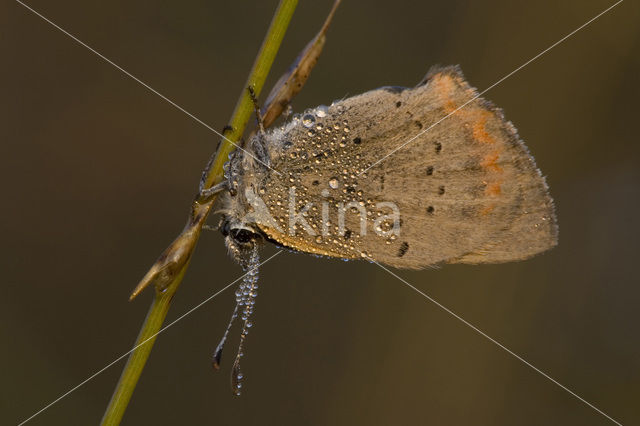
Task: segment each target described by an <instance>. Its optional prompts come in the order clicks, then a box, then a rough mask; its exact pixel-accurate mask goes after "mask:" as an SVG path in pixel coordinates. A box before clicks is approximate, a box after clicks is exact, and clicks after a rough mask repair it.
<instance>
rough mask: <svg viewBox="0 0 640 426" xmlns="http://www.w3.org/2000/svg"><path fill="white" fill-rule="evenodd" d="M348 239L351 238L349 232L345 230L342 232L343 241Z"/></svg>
mask: <svg viewBox="0 0 640 426" xmlns="http://www.w3.org/2000/svg"><path fill="white" fill-rule="evenodd" d="M349 238H351V230H350V229H347V230H346V231H344V239H345V240H348V239H349Z"/></svg>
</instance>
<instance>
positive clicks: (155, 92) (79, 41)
mask: <svg viewBox="0 0 640 426" xmlns="http://www.w3.org/2000/svg"><path fill="white" fill-rule="evenodd" d="M16 2H17V3H19V4H21V5H22V6H24V7H25V8H26V9H28V10H29V11H31V12H33V13H34V14H35V15H37V16H39V17H40V18H42V19H43V20H44V21H46V22H48V23H49V24H51V25H52V26H53V27H55V28H56V29H58V30H59V31H60V32H62V33H64V34H65V35H67V36H69V37H70V38H72V39H73V40H74V41H76V42H77V43H79V44H80V45H82V46H84V47H86V48H87V49H89V50H90V51H91V52H93V53H94V54H96V55H97V56H99V57H100V58H102V59H103V60H104V61H106V62H107V63H109V64H110V65H113V66H114V67H115V68H117V69H118V70H120V71H122V72H123V73H124V74H125V75H127V76H128V77H130V78H131V79H133V80H134V81H136V82H137V83H139V84H141V85H142V86H144V87H145V88H146V89H147V90H149V91H151V92H152V93H154V94H156V95H158V96H160V97H161V98H162V99H164V100H165V101H167V102H169V103H170V104H171V105H172V106H174V107H175V108H176V109H178V110H179V111H182V112H183V113H185V114H186V115H188V116H189V117H191V118H193V119H194V120H195V121H197V122H198V123H200V124H202V125H203V126H204V127H206V128H207V129H209V130H211V131H212V132H213V133H215V134H216V135H218V136H220V137H221V138H223V139H224V140H226V141H227V142H229V143H230V144H232V145H233V146H235V147H236V148H237V149H239V150H241V151H243V152H244V153H246V154H247V155H248V156H250V157H252V158H253V159H254V160H256V161H257V162H259V163H260V164H262V165H264V166H266V167H268V168H269V169H271V170H273V171H274V172H275V173H277V174H279V175H280V174H281V173H280V172H279V171H277V170H275V169H273V168H272V167H271V166H269V165H268V164H266V163H264V162H263V161H261V160H260V159H259V158H256V157H255V156H254V155H253V154H251V153H250V152H249V151H247V150H246V149H244V148H242V147H241V146H239V145H237V144H236V143H235V142H233V141H232V140H230V139H229V138H227V137H226V136H225V135H223V134H222V133H220V132H218V131H217V130H216V129H214V128H213V127H211V126H210V125H208V124H207V123H205V122H204V121H202V120H200V119H199V118H198V117H196V116H195V115H193V114H191V113H190V112H189V111H187V110H186V109H184V108H183V107H181V106H180V105H178V104H177V103H175V102H174V101H172V100H171V99H169V98H167V97H166V96H165V95H163V94H162V93H160V92H158V91H157V90H156V89H154V88H153V87H151V86H149V85H148V84H147V83H145V82H144V81H142V80H140V79H139V78H138V77H136V76H135V75H133V74H131V73H130V72H129V71H127V70H125V69H124V68H122V67H121V66H120V65H118V64H116V63H115V62H113V61H112V60H111V59H109V58H107V57H106V56H104V55H103V54H102V53H100V52H98V51H97V50H95V49H94V48H93V47H91V46H89V45H88V44H87V43H85V42H83V41H82V40H80V39H79V38H77V37H76V36H74V35H73V34H71V33H70V32H68V31H67V30H65V29H64V28H62V27H60V26H59V25H57V24H56V23H54V22H53V21H51V20H50V19H48V18H47V17H46V16H44V15H42V14H41V13H40V12H38V11H36V10H35V9H33V8H32V7H31V6H28V5H26V4H24V3H23V2H22V1H20V0H16Z"/></svg>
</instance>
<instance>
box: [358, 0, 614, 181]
mask: <svg viewBox="0 0 640 426" xmlns="http://www.w3.org/2000/svg"><path fill="white" fill-rule="evenodd" d="M623 1H624V0H618V1H617V2H616V3H614V4H613V5H611V6H609V7H608V8H606V9H605V10H603V11H602V12H600V13H599V14H597V15H596V16H594V17H593V18H591V19H589V20H588V21H587V22H585V23H584V24H582V25H580V26H579V27H578V28H576V29H575V30H573V31H571V32H570V33H569V34H567V35H566V36H564V37H562V38H561V39H560V40H558V41H556V42H555V43H553V44H552V45H551V46H549V47H547V48H546V49H544V50H543V51H542V52H540V53H538V54H537V55H536V56H534V57H533V58H531V59H529V60H528V61H527V62H525V63H524V64H522V65H520V66H519V67H518V68H516V69H515V70H513V71H511V72H510V73H509V74H507V75H505V76H504V77H502V78H501V79H500V80H498V81H496V82H495V83H493V84H492V85H491V86H489V87H487V88H486V89H484V90H483V91H482V92H480V93H478V94H477V95H476V96H474V97H473V98H471V99H469V100H468V101H467V102H465V103H464V104H462V105H461V106H459V107H458V108H456V109H455V110H454V111H452V112H450V113H449V114H447V115H445V116H444V117H442V118H441V119H440V120H438V121H436V122H435V123H433V124H432V125H430V126H429V127H427V128H426V129H424V130H423V131H421V132H420V133H418V134H417V135H415V136H413V137H412V138H411V139H409V140H408V141H406V142H405V143H403V144H402V145H400V146H398V147H396V148H394V149H393V150H391V152H389V153H387V154H386V155H385V156H384V157H382V158H381V159H379V160H378V161H376V162H375V163H373V164H372V165H370V166H369V167H367V168H366V169H364V170H363V171H362V172H360V173H359V175H361V174H362V173H365V172H366V171H367V170H369V169H370V168H372V167H373V166H375V165H377V164H380V163H381V162H383V161H384V160H386V159H387V158H389V157H390V156H392V155H393V154H395V153H396V152H397V151H399V150H400V149H402V148H404V147H405V146H407V145H408V144H410V143H411V142H413V141H414V140H416V139H417V138H419V137H420V136H422V135H423V134H425V133H426V132H428V131H429V130H431V129H432V128H434V127H435V126H437V125H438V124H440V123H441V122H442V121H444V120H446V119H447V118H449V117H451V116H452V115H453V114H455V113H456V112H458V111H460V110H461V109H462V108H464V107H465V106H467V105H468V104H470V103H471V102H473V101H475V100H476V99H478V98H479V97H480V96H482V95H484V94H485V93H487V92H488V91H489V90H491V89H493V88H494V87H496V86H497V85H498V84H500V83H502V82H503V81H505V80H506V79H508V78H509V77H511V76H512V75H514V74H515V73H517V72H518V71H520V70H521V69H523V68H524V67H526V66H527V65H529V64H530V63H531V62H533V61H535V60H536V59H538V58H540V57H541V56H542V55H544V54H545V53H547V52H549V51H550V50H551V49H553V48H554V47H556V46H557V45H559V44H560V43H562V42H563V41H565V40H567V39H568V38H569V37H571V36H573V35H574V34H575V33H577V32H578V31H580V30H581V29H583V28H584V27H586V26H587V25H589V24H591V23H592V22H593V21H595V20H596V19H598V18H600V17H601V16H602V15H604V14H605V13H607V12H609V11H610V10H611V9H613V8H614V7H616V6H617V5H619V4H620V3H622V2H623Z"/></svg>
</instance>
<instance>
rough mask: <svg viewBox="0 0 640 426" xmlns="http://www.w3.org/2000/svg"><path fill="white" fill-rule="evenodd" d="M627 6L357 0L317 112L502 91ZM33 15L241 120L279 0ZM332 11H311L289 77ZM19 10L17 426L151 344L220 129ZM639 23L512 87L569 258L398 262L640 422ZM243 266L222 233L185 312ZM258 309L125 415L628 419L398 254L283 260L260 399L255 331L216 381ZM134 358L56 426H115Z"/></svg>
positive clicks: (6, 152) (200, 256) (49, 420)
mask: <svg viewBox="0 0 640 426" xmlns="http://www.w3.org/2000/svg"><path fill="white" fill-rule="evenodd" d="M612 3H613V2H612V1H605V0H588V1H584V0H583V1H576V0H573V1H563V2H556V1H551V0H542V1H538V2H523V1H518V2H513V1H508V0H487V1H482V2H478V1H475V2H472V1H465V0H457V1H440V2H434V1H429V2H420V3H418V2H411V1H404V0H395V1H393V2H388V1H367V2H364V1H359V2H357V1H350V0H346V1H345V2H344V4H343V5H342V7H341V8H340V10H339V11H338V14H337V16H336V19H335V22H334V25H333V27H332V28H331V30H330V33H329V40H328V43H327V46H326V49H325V52H324V54H323V56H322V58H321V61H320V63H319V65H318V66H317V68H316V69H315V71H314V72H313V75H312V77H311V79H310V81H309V82H308V85H307V87H306V88H305V90H304V91H303V93H302V94H301V95H300V96H299V97H298V98H297V99H296V101H295V103H294V110H296V111H301V110H303V109H304V108H306V107H311V106H315V105H318V104H323V103H324V104H327V103H330V102H331V101H332V100H334V99H338V98H342V97H343V96H345V95H354V94H358V93H361V92H363V91H366V90H368V89H372V88H375V87H378V86H382V85H405V86H410V85H413V84H415V83H417V82H418V81H419V80H420V79H421V78H422V76H423V75H424V74H425V73H426V71H427V70H428V68H429V67H430V66H431V65H432V64H438V63H439V64H456V63H458V64H460V65H461V66H462V68H463V70H464V72H465V74H466V76H467V78H468V80H469V81H470V82H471V84H473V85H474V86H476V87H478V88H479V89H480V90H482V89H484V88H486V87H488V86H490V85H491V84H493V83H494V82H495V81H497V80H498V79H499V78H501V77H502V76H504V75H505V74H507V73H509V72H511V71H512V70H513V69H515V68H516V67H518V66H519V65H521V64H522V63H524V62H525V61H527V60H528V59H530V58H531V57H533V56H534V55H536V54H538V53H539V52H541V51H542V50H543V49H545V48H546V47H548V46H549V45H551V44H552V43H554V42H556V41H557V40H559V39H560V38H561V37H563V36H564V35H566V34H568V33H569V32H570V31H572V30H574V29H575V28H577V27H578V26H580V25H582V24H583V23H584V22H586V21H587V20H589V19H591V18H592V17H593V16H595V15H596V14H598V13H599V12H601V11H602V10H604V9H605V8H606V7H608V6H609V5H611V4H612ZM28 4H29V5H31V6H32V7H34V8H35V9H36V10H38V11H40V12H41V13H42V14H44V15H45V16H47V17H48V18H50V19H51V20H53V21H54V22H56V23H57V24H58V25H60V26H61V27H63V28H65V29H66V30H68V31H69V32H71V33H72V34H74V35H76V36H77V37H78V38H80V39H81V40H83V41H84V42H86V43H88V44H89V45H90V46H92V47H93V48H95V49H96V50H97V51H99V52H100V53H102V54H104V55H105V56H107V57H108V58H110V59H112V60H113V61H114V62H116V63H117V64H119V65H120V66H122V67H123V68H125V69H126V70H128V71H129V72H131V73H133V74H134V75H136V76H137V77H139V78H140V79H142V80H143V81H145V82H146V83H148V84H149V85H150V86H152V87H154V88H155V89H157V90H158V91H159V92H161V93H163V94H164V95H166V96H167V97H169V98H171V99H172V100H174V101H175V102H177V103H178V104H180V105H181V106H183V107H184V108H186V109H187V110H188V111H190V112H192V113H193V114H195V115H196V116H198V117H199V118H201V119H202V120H204V121H206V122H207V123H209V124H210V125H212V126H213V127H214V128H217V129H221V128H222V127H223V126H224V125H225V124H226V122H227V120H228V118H229V117H230V114H231V112H232V110H233V107H234V105H235V101H236V98H237V96H238V94H239V93H240V90H242V86H243V84H244V82H245V79H246V76H247V73H248V70H249V68H250V66H251V64H252V62H253V59H254V57H255V54H256V52H257V49H258V47H259V45H260V43H261V41H262V37H263V35H264V33H265V31H266V28H267V26H268V24H269V21H270V19H271V16H272V13H273V11H274V9H275V7H276V4H277V1H275V0H270V1H252V2H238V1H236V2H234V1H226V2H216V1H204V0H199V1H187V2H164V1H161V2H158V1H136V2H124V1H111V2H81V1H59V2H46V1H43V0H31V1H29V2H28ZM329 7H330V2H329V1H314V2H309V1H302V2H301V4H300V5H299V7H298V10H297V11H296V14H295V15H294V19H293V22H292V24H291V28H290V30H289V32H288V34H287V36H286V38H285V41H284V45H283V48H282V50H281V53H280V55H279V57H278V59H277V62H276V64H275V66H274V70H273V72H272V75H271V77H270V80H269V82H270V83H268V86H270V85H271V84H272V83H273V82H274V81H275V79H276V78H277V77H279V75H280V74H281V73H282V72H283V71H284V70H285V69H286V67H287V66H288V65H289V64H290V62H291V61H292V59H293V58H294V57H295V55H297V53H298V52H299V50H300V49H301V48H302V47H303V46H304V45H305V44H306V42H307V41H308V40H309V39H310V38H311V37H312V36H313V34H314V33H315V31H316V30H317V29H318V28H319V26H320V25H321V23H322V21H323V19H324V17H325V14H326V13H327V11H328V9H329ZM0 8H1V10H0V32H1V33H2V37H1V38H0V45H1V46H2V53H3V54H2V57H3V66H2V68H1V69H0V73H1V75H2V77H1V79H0V82H1V83H0V84H2V89H1V93H2V108H3V109H2V115H1V116H0V129H1V130H0V131H1V132H2V135H1V136H0V137H1V140H2V143H1V145H0V146H1V150H2V151H1V158H2V168H1V172H0V173H1V174H2V175H1V182H2V187H3V196H2V200H3V203H2V210H1V213H0V214H1V217H0V227H1V228H0V235H2V246H1V247H2V249H1V250H2V252H1V256H0V257H1V259H2V260H1V263H0V270H1V271H2V297H0V338H1V339H2V340H1V342H2V350H0V365H1V367H0V368H1V371H2V382H3V383H4V387H2V388H1V389H0V423H2V424H17V423H18V422H20V421H22V420H24V419H25V418H27V417H28V416H30V415H31V414H33V413H34V412H35V411H37V410H39V409H40V408H42V407H43V406H44V405H45V404H47V403H49V402H51V401H52V400H53V399H55V398H57V397H58V396H59V395H61V394H62V393H64V392H66V391H67V390H69V389H70V388H72V387H73V386H75V385H76V384H78V383H79V382H81V381H82V380H84V379H86V378H87V377H88V376H90V375H91V374H93V373H94V372H96V371H97V370H99V369H100V368H102V367H103V366H105V365H106V364H108V363H109V362H111V361H113V360H114V359H115V358H116V357H118V356H120V355H121V354H123V353H124V352H125V351H127V350H129V349H130V347H131V345H132V343H133V342H134V339H135V337H136V335H137V333H138V330H139V327H140V324H141V323H142V320H143V318H144V316H145V314H146V312H147V308H148V306H149V303H150V300H151V293H145V294H144V295H142V297H140V298H139V300H136V301H135V302H133V303H129V302H128V301H127V298H128V295H129V292H130V291H131V289H132V288H133V286H134V285H135V284H136V283H137V281H138V280H139V279H140V278H141V277H142V275H143V274H144V273H145V272H146V269H147V268H148V267H149V266H150V265H151V263H152V262H153V261H154V259H155V258H156V256H157V255H158V254H160V252H161V251H162V250H163V249H164V248H165V246H166V245H167V244H168V243H169V242H170V241H171V240H172V239H173V237H174V236H175V235H176V234H177V233H178V232H179V230H180V229H181V228H182V226H183V223H184V221H185V219H186V215H187V212H188V206H189V204H190V202H191V199H192V196H193V194H194V191H195V188H196V184H197V181H198V179H199V177H200V172H201V169H202V167H203V166H204V165H205V163H206V161H207V159H208V157H209V155H210V154H211V153H212V152H213V150H214V148H215V146H216V144H217V142H218V138H217V137H216V136H215V135H214V134H212V133H211V132H210V131H209V130H207V129H206V128H205V127H203V126H201V125H200V124H198V123H197V122H195V121H194V120H192V119H191V118H189V117H188V116H186V115H185V114H183V113H181V112H179V111H178V110H176V109H175V108H173V107H172V106H171V105H169V104H168V103H167V102H165V101H164V100H162V99H160V98H159V97H158V96H156V95H154V94H152V93H151V92H149V91H148V90H147V89H145V88H143V87H142V86H140V85H139V84H138V83H136V82H134V81H133V80H131V79H130V78H128V77H126V76H125V75H124V74H122V73H121V72H120V71H118V70H117V69H115V68H114V67H113V66H111V65H109V64H107V63H106V62H104V61H103V60H102V59H100V58H99V57H97V56H96V55H95V54H93V53H91V52H90V51H89V50H87V49H86V48H84V47H82V46H80V45H79V44H77V43H76V42H75V41H73V40H71V39H70V38H69V37H67V36H65V35H64V34H62V33H61V32H60V31H58V30H56V29H54V28H53V27H52V26H51V25H49V24H48V23H46V22H44V21H43V20H42V19H41V18H39V17H37V16H36V15H34V14H32V13H31V12H29V11H28V10H27V9H25V8H24V7H22V6H20V5H19V4H18V3H16V2H12V1H7V2H3V4H2V6H0ZM639 22H640V7H639V6H638V4H637V2H633V1H625V2H624V3H622V4H621V5H619V6H618V7H617V8H615V9H614V10H612V11H611V12H610V13H608V14H606V15H605V16H603V17H602V18H600V19H598V20H597V21H596V22H594V23H593V24H591V25H590V26H588V27H587V28H585V29H584V30H582V31H580V32H579V33H578V34H576V35H575V36H574V37H572V38H570V39H569V40H567V41H566V42H564V43H562V44H561V45H559V46H558V47H556V48H555V49H553V50H552V51H550V52H549V53H547V54H546V55H544V56H542V57H541V58H540V59H538V60H537V61H535V62H533V63H532V64H530V65H529V66H527V67H526V68H524V69H523V70H522V71H520V72H518V73H517V74H516V75H514V76H513V77H511V78H510V79H508V80H506V81H505V82H503V83H502V84H500V85H499V86H497V87H496V88H494V89H493V90H491V91H490V92H489V93H487V95H486V97H487V98H489V99H491V100H493V101H494V102H495V103H497V104H498V105H499V106H501V107H503V108H504V109H505V111H506V115H507V117H508V118H509V119H510V120H512V121H513V122H514V123H515V124H516V126H517V127H518V129H519V131H520V135H521V136H522V137H523V139H524V140H525V141H526V143H527V145H528V146H529V148H530V149H531V151H532V153H533V154H534V155H535V158H536V160H537V163H538V165H539V166H540V168H541V169H542V170H543V173H545V174H546V176H547V179H548V183H549V185H550V187H551V191H552V195H553V196H554V198H555V200H556V205H557V213H558V218H559V223H560V245H559V246H558V247H557V248H556V249H554V250H552V251H550V252H548V253H546V254H544V255H541V256H538V257H536V258H534V259H531V260H528V261H525V262H520V263H512V264H504V265H491V266H444V267H442V268H441V269H435V270H425V271H420V272H407V271H396V272H397V273H398V274H399V275H401V276H402V277H404V278H405V279H406V280H408V281H409V282H410V283H412V284H413V285H415V286H417V287H418V288H420V289H421V290H423V291H424V292H426V293H427V294H429V295H431V296H432V297H434V298H435V299H437V300H438V301H439V302H441V303H442V304H444V305H445V306H447V307H449V308H450V309H452V310H453V311H455V312H456V313H458V314H459V315H461V316H462V317H463V318H465V319H466V320H468V321H469V322H471V323H472V324H474V325H475V326H477V327H479V328H480V329H481V330H483V331H484V332H486V333H487V334H488V335H490V336H492V337H493V338H495V339H496V340H498V341H499V342H501V343H502V344H504V345H505V346H506V347H508V348H510V349H511V350H513V351H514V352H516V353H518V354H519V355H521V356H522V357H524V358H525V359H526V360H527V361H529V362H531V363H532V364H533V365H535V366H536V367H538V368H540V369H541V370H543V371H545V372H546V373H548V374H549V375H550V376H552V377H553V378H555V379H556V380H558V381H559V382H560V383H562V384H564V385H566V386H567V387H568V388H570V389H572V390H573V391H575V392H576V393H577V394H579V395H581V396H582V397H584V398H585V399H586V400H588V401H590V402H591V403H593V404H594V405H596V406H597V407H599V408H600V409H602V410H604V411H605V412H606V413H608V414H609V415H611V416H612V417H614V418H615V419H617V420H618V421H619V422H621V423H622V424H625V425H631V424H639V423H640V405H639V404H638V400H639V397H640V335H639V333H638V326H637V324H640V313H639V310H638V306H639V305H640V287H639V286H638V281H639V280H638V278H637V259H636V257H637V254H638V252H639V249H640V243H639V239H640V223H639V222H640V221H639V220H638V210H639V207H640V190H639V189H640V170H639V167H638V166H639V165H640V161H639V158H638V154H639V153H640V148H639V146H640V144H639V141H638V138H637V136H636V135H637V129H636V125H637V123H638V117H639V114H640V108H639V107H638V102H639V101H638V99H639V97H640V89H639V76H640V59H639V58H640V55H639V54H640V49H639V47H640V45H639V42H640V25H638V23H639ZM273 252H274V249H273V248H269V249H268V250H265V257H266V255H268V254H269V253H273ZM240 274H241V271H240V268H239V267H237V266H236V265H235V264H233V263H232V261H231V260H230V259H229V258H228V256H227V255H226V253H225V249H224V247H223V243H222V239H221V237H220V235H219V234H218V233H206V234H205V235H204V237H203V238H202V239H201V241H200V243H199V246H198V249H197V252H196V254H195V258H194V260H193V262H192V265H191V269H190V271H189V273H188V274H187V277H186V279H185V282H184V283H183V285H182V288H181V289H180V291H179V293H178V295H177V297H176V298H175V301H174V305H173V307H172V309H171V312H170V314H169V318H168V320H171V319H174V318H176V317H178V316H179V315H181V314H182V313H184V312H185V311H187V310H188V309H190V308H191V307H193V306H194V305H196V304H197V303H199V302H201V301H202V300H203V299H205V298H206V297H208V296H210V295H211V294H213V293H215V292H216V291H218V290H219V289H220V288H222V287H224V286H225V285H227V284H228V283H229V282H231V281H232V280H234V279H235V278H236V277H238V276H239V275H240ZM232 308H233V293H232V291H227V292H225V293H223V294H222V295H220V296H219V297H217V298H215V299H213V300H212V301H211V302H209V303H208V304H206V305H204V306H203V307H202V308H200V309H199V310H197V311H196V312H194V313H193V314H192V315H190V316H188V317H187V318H185V319H184V320H182V321H181V322H179V323H178V324H176V325H175V326H174V327H172V328H170V329H169V330H168V331H166V332H165V333H163V334H162V335H161V336H160V337H159V339H158V341H157V342H156V346H155V348H154V350H153V352H152V354H151V358H150V360H149V363H148V364H147V368H146V370H145V371H144V373H143V375H142V378H141V380H140V383H139V386H138V388H137V389H136V392H135V394H134V396H133V399H132V401H131V405H130V406H129V409H128V411H127V413H126V415H125V418H124V421H123V424H125V425H143V424H155V425H176V424H185V425H186V424H188V425H192V424H194V425H195V424H224V425H236V424H237V425H250V424H265V425H271V424H273V425H275V424H277V425H293V424H304V425H327V424H331V425H359V424H366V425H397V424H433V425H470V424H473V425H540V424H553V425H608V424H613V423H611V422H610V421H608V420H607V419H606V418H604V417H603V416H602V415H600V414H598V413H597V412H596V411H594V410H593V409H591V408H589V407H588V406H586V405H585V404H584V403H582V402H580V401H579V400H577V399H576V398H575V397H573V396H571V395H570V394H569V393H567V392H566V391H564V390H562V389H561V388H560V387H558V386H557V385H555V384H553V383H552V382H550V381H549V380H547V379H546V378H544V377H543V376H541V375H540V374H538V373H537V372H535V371H533V370H532V369H531V368H529V367H527V366H526V365H524V364H523V363H522V362H520V361H518V360H517V359H515V358H514V357H512V356H511V355H509V354H507V353H506V352H505V351H503V350H502V349H500V348H499V347H497V346H496V345H494V344H493V343H491V342H489V341H488V340H487V339H485V338H484V337H482V336H480V335H479V334H477V333H476V332H474V331H473V330H471V329H470V328H468V327H467V326H465V325H464V324H462V323H461V322H459V321H458V320H456V319H455V318H453V317H452V316H450V315H449V314H447V313H445V312H444V311H442V310H441V309H439V308H438V307H436V306H435V305H434V304H433V303H431V302H429V301H428V300H426V299H425V298H423V297H422V296H420V295H418V294H417V293H415V292H414V291H413V290H411V289H409V288H408V287H407V286H405V285H404V284H403V283H402V282H400V281H398V280H397V279H396V278H394V277H392V276H390V275H389V274H387V273H386V272H384V271H383V270H381V269H379V268H378V267H376V266H375V265H372V264H368V263H364V262H348V263H345V262H341V261H339V260H326V259H316V258H313V257H310V256H305V255H299V254H291V253H287V254H283V255H281V256H279V257H277V258H276V259H274V260H273V261H272V262H270V263H268V264H267V265H265V266H264V268H263V269H262V271H261V292H260V296H259V298H258V303H257V309H256V318H255V321H254V323H255V326H254V328H253V331H252V333H251V335H250V337H249V340H248V343H247V356H246V357H245V359H244V373H245V374H246V376H247V378H246V381H245V391H244V394H243V396H242V397H241V398H236V397H233V396H232V394H231V392H230V390H229V376H228V373H229V368H230V361H231V354H232V352H233V351H235V342H236V339H237V332H234V333H232V340H231V342H230V344H229V347H228V349H227V353H226V358H225V359H224V360H223V370H222V371H221V372H217V373H216V372H213V371H212V369H211V367H210V357H211V353H212V351H213V349H214V347H215V346H216V344H217V342H218V339H219V337H220V336H221V334H222V332H223V330H224V327H225V325H226V322H227V320H228V317H229V315H230V313H231V310H232ZM123 365H124V361H122V362H120V363H118V364H117V365H114V366H113V367H111V368H110V369H108V370H107V371H106V372H104V373H103V374H101V375H99V376H97V377H96V378H95V379H94V380H91V381H90V382H88V383H87V384H86V385H84V386H83V387H81V388H80V389H78V390H77V391H76V392H74V393H72V394H71V395H69V396H68V397H66V398H64V399H63V400H62V401H60V402H59V403H57V404H56V405H54V406H53V407H52V408H50V409H49V410H47V411H45V412H44V413H42V414H41V415H39V416H38V417H36V418H35V419H34V420H33V421H31V422H30V424H33V425H68V424H74V425H76V424H77V425H85V424H96V423H98V422H99V420H100V418H101V416H102V413H103V410H104V408H105V406H106V404H107V402H108V400H109V398H110V395H111V392H112V390H113V388H114V386H115V383H116V381H117V379H118V377H119V375H120V372H121V369H122V367H123Z"/></svg>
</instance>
